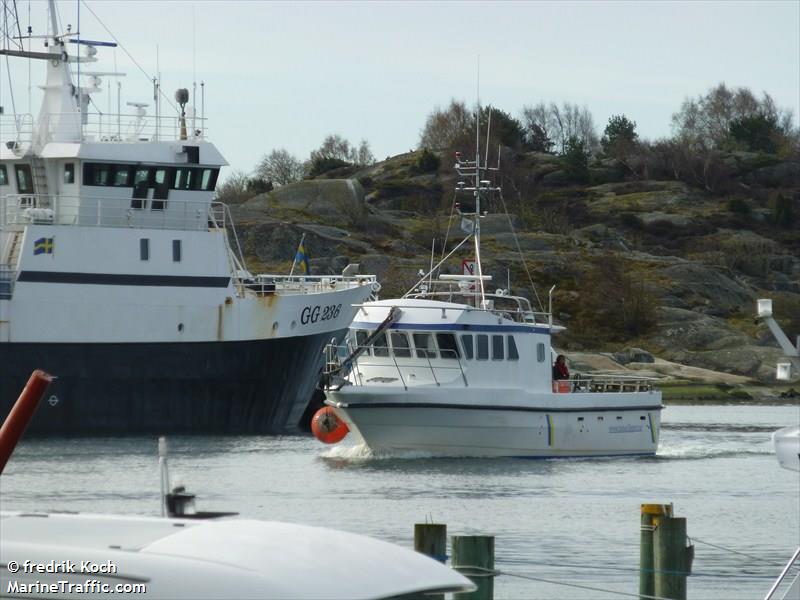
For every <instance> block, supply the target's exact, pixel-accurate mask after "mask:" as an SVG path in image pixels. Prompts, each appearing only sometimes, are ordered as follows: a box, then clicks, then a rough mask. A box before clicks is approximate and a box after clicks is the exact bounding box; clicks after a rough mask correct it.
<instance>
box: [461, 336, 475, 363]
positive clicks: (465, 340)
mask: <svg viewBox="0 0 800 600" xmlns="http://www.w3.org/2000/svg"><path fill="white" fill-rule="evenodd" d="M461 347H462V348H463V349H464V358H466V359H468V360H472V357H473V356H474V354H473V347H472V334H471V333H467V334H464V335H462V336H461Z"/></svg>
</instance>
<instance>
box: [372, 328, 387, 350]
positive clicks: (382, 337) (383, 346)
mask: <svg viewBox="0 0 800 600" xmlns="http://www.w3.org/2000/svg"><path fill="white" fill-rule="evenodd" d="M372 351H373V353H374V354H375V356H389V347H388V343H387V340H386V333H384V332H381V333H379V334H378V335H377V336H376V337H375V339H374V340H373V342H372Z"/></svg>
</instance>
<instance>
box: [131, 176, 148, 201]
mask: <svg viewBox="0 0 800 600" xmlns="http://www.w3.org/2000/svg"><path fill="white" fill-rule="evenodd" d="M149 182H150V169H149V168H148V167H139V168H138V169H136V172H135V173H134V175H133V200H131V208H144V207H145V203H146V198H147V189H148V187H149V186H148V184H149Z"/></svg>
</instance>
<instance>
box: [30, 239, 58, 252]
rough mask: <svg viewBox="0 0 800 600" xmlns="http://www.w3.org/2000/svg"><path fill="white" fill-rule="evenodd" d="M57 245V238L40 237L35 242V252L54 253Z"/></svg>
mask: <svg viewBox="0 0 800 600" xmlns="http://www.w3.org/2000/svg"><path fill="white" fill-rule="evenodd" d="M55 247H56V244H55V238H39V239H38V240H36V241H35V242H33V254H34V256H35V255H37V254H52V253H53V250H55Z"/></svg>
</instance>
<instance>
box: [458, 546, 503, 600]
mask: <svg viewBox="0 0 800 600" xmlns="http://www.w3.org/2000/svg"><path fill="white" fill-rule="evenodd" d="M452 546H453V550H452V552H453V568H454V569H455V570H456V571H458V572H459V573H461V574H462V575H465V576H467V577H469V578H470V579H471V580H472V582H473V583H474V584H475V585H477V586H478V589H477V590H475V591H474V592H463V593H460V594H453V598H454V599H455V600H492V599H493V598H494V536H493V535H454V536H453V537H452Z"/></svg>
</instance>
